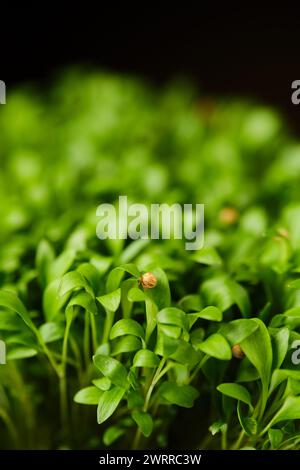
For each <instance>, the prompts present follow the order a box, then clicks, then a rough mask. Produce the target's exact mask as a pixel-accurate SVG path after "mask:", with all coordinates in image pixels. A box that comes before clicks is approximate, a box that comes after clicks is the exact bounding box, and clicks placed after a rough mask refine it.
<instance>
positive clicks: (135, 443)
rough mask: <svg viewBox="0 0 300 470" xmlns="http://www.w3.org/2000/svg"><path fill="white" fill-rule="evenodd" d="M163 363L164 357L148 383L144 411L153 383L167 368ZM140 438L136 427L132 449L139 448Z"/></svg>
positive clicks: (154, 383)
mask: <svg viewBox="0 0 300 470" xmlns="http://www.w3.org/2000/svg"><path fill="white" fill-rule="evenodd" d="M165 363H166V359H164V358H162V359H161V361H160V363H159V366H158V368H157V369H156V372H155V374H154V375H153V378H152V380H151V382H150V385H149V387H148V390H147V392H146V396H145V401H144V406H143V411H144V412H145V413H146V412H147V410H148V407H149V403H150V398H151V395H152V393H153V389H154V387H155V385H156V384H157V382H159V380H160V379H161V378H162V376H163V375H164V374H165V373H166V372H167V370H168V369H169V367H168V365H167V366H166V367H165V368H164V365H165ZM140 439H141V430H140V428H139V427H138V428H137V430H136V433H135V437H134V440H133V446H132V448H133V449H138V448H139V443H140Z"/></svg>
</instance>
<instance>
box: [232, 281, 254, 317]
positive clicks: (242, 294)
mask: <svg viewBox="0 0 300 470" xmlns="http://www.w3.org/2000/svg"><path fill="white" fill-rule="evenodd" d="M227 286H228V288H229V291H230V293H231V296H232V298H233V299H234V302H235V303H236V304H237V306H238V307H239V309H240V311H241V313H242V314H243V315H244V316H246V317H247V316H249V315H250V300H249V296H248V292H247V291H246V289H245V288H244V287H242V286H241V285H240V284H238V283H237V282H235V281H233V280H232V279H227Z"/></svg>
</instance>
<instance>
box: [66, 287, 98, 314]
mask: <svg viewBox="0 0 300 470" xmlns="http://www.w3.org/2000/svg"><path fill="white" fill-rule="evenodd" d="M75 305H78V306H79V307H82V308H83V309H84V310H86V311H87V312H90V313H92V314H93V315H97V313H98V309H97V305H96V303H95V300H94V298H93V297H91V296H90V294H88V293H87V292H78V293H77V292H76V293H75V294H73V295H72V297H71V299H70V301H69V303H68V305H67V309H68V308H70V307H74V306H75Z"/></svg>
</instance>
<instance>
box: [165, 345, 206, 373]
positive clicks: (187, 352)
mask: <svg viewBox="0 0 300 470" xmlns="http://www.w3.org/2000/svg"><path fill="white" fill-rule="evenodd" d="M169 358H170V359H172V360H173V361H176V362H179V363H180V364H184V365H188V366H190V367H194V366H195V365H196V364H197V363H198V362H199V360H200V353H199V352H198V351H196V350H195V349H194V348H193V346H192V345H191V344H189V343H188V342H187V341H184V340H179V341H178V346H177V348H176V350H175V351H174V352H172V353H171V354H170V355H169Z"/></svg>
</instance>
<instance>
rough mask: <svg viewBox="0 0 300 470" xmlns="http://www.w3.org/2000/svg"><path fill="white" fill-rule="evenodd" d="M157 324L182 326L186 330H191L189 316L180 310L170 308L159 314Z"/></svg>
mask: <svg viewBox="0 0 300 470" xmlns="http://www.w3.org/2000/svg"><path fill="white" fill-rule="evenodd" d="M156 319H157V322H158V323H163V324H167V325H176V326H180V327H181V328H183V329H184V330H186V331H188V330H189V323H188V316H187V314H186V313H185V312H184V311H183V310H180V309H179V308H175V307H168V308H164V309H163V310H160V311H159V312H158V314H157V317H156Z"/></svg>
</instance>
